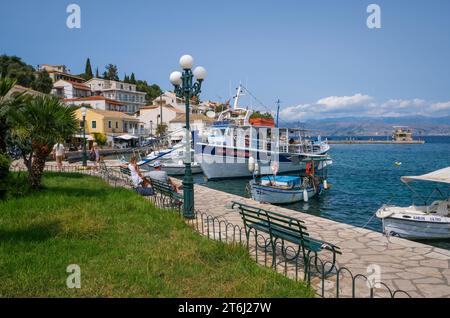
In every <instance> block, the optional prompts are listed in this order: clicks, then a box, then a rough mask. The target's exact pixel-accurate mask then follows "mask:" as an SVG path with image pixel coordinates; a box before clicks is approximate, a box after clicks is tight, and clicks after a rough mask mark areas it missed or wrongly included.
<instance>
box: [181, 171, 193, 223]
mask: <svg viewBox="0 0 450 318" xmlns="http://www.w3.org/2000/svg"><path fill="white" fill-rule="evenodd" d="M183 216H184V217H185V218H186V219H194V218H195V212H194V179H193V178H192V169H191V164H190V163H185V170H184V178H183Z"/></svg>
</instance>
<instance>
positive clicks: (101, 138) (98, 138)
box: [92, 133, 108, 146]
mask: <svg viewBox="0 0 450 318" xmlns="http://www.w3.org/2000/svg"><path fill="white" fill-rule="evenodd" d="M92 135H93V136H94V140H95V142H96V143H97V144H98V145H99V146H104V145H106V142H107V141H108V138H107V137H106V135H105V134H102V133H93V134H92Z"/></svg>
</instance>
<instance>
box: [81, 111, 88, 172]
mask: <svg viewBox="0 0 450 318" xmlns="http://www.w3.org/2000/svg"><path fill="white" fill-rule="evenodd" d="M81 116H82V117H83V167H87V150H86V107H81Z"/></svg>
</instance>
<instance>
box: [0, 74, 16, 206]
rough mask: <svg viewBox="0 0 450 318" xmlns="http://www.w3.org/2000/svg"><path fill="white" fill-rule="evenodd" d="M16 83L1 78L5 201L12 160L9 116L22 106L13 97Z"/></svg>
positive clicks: (0, 192) (0, 167) (0, 174)
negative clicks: (8, 153) (9, 150)
mask: <svg viewBox="0 0 450 318" xmlns="http://www.w3.org/2000/svg"><path fill="white" fill-rule="evenodd" d="M15 84H16V81H15V80H13V79H10V78H7V77H0V199H3V198H4V196H5V193H6V188H7V179H8V174H9V166H10V164H11V159H10V158H9V156H8V155H7V140H8V139H9V136H8V135H9V132H10V123H9V118H8V116H9V114H10V112H11V109H15V108H16V107H19V106H20V105H18V104H17V101H18V100H19V99H20V98H21V97H20V96H21V95H19V96H11V90H12V88H13V87H14V85H15Z"/></svg>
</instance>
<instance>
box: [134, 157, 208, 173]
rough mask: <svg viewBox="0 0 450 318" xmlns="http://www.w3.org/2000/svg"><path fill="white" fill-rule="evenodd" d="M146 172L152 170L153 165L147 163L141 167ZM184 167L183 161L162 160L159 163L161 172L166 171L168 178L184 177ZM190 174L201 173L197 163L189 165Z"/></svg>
mask: <svg viewBox="0 0 450 318" xmlns="http://www.w3.org/2000/svg"><path fill="white" fill-rule="evenodd" d="M143 169H144V170H146V171H151V170H153V163H148V164H147V165H145V166H144V167H143ZM184 169H185V165H184V162H183V160H178V161H175V160H163V161H161V170H162V171H166V172H167V174H168V175H169V176H181V175H184ZM191 170H192V174H198V173H202V168H201V166H200V164H199V163H198V162H192V163H191ZM144 175H145V173H144Z"/></svg>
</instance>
